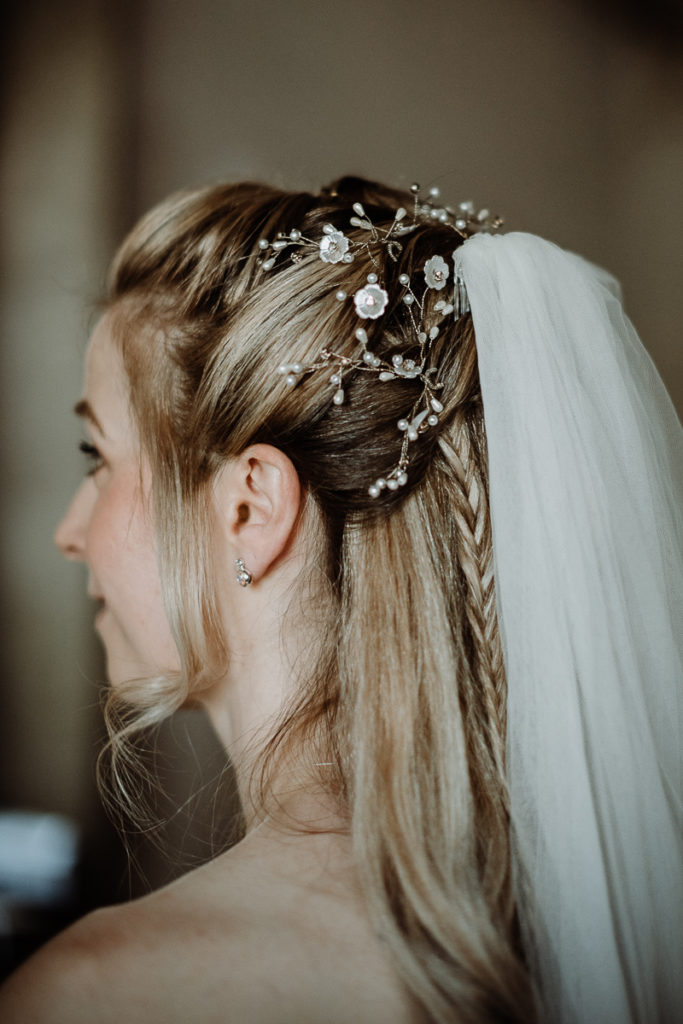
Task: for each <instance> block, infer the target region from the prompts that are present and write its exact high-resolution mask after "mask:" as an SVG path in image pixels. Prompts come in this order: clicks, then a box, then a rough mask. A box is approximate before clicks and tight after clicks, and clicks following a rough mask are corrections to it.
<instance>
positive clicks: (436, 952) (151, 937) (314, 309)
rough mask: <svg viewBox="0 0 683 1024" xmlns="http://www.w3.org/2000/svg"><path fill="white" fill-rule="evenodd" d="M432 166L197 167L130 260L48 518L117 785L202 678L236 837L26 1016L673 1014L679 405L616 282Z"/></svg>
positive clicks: (74, 953) (33, 982)
mask: <svg viewBox="0 0 683 1024" xmlns="http://www.w3.org/2000/svg"><path fill="white" fill-rule="evenodd" d="M411 191H412V195H403V194H401V193H399V192H395V191H393V190H390V189H386V188H383V187H380V186H377V185H374V184H372V183H368V182H364V181H361V180H358V179H342V180H341V181H339V182H337V183H336V184H335V185H333V186H331V187H330V188H328V189H326V190H324V191H323V192H322V193H321V194H320V195H318V196H314V195H310V194H307V193H292V194H288V193H282V192H278V191H275V190H272V189H269V188H266V187H263V186H259V185H250V184H245V185H237V186H218V187H213V188H208V189H204V190H200V191H196V192H189V193H185V194H182V195H178V196H174V197H171V198H170V199H169V200H167V201H166V202H164V203H162V204H161V205H160V206H159V207H157V208H156V209H155V210H153V211H152V212H151V213H150V214H148V215H147V216H146V217H145V218H143V220H142V221H141V222H140V223H139V224H138V225H137V227H136V228H134V230H133V231H132V233H131V234H130V236H129V237H128V238H127V239H126V241H125V242H124V243H123V245H122V247H121V249H120V251H119V253H118V255H117V257H116V259H115V261H114V265H113V268H112V273H111V287H110V293H109V296H108V301H107V304H106V310H105V313H104V315H103V317H102V319H101V321H100V323H99V325H98V327H97V329H96V331H95V333H94V335H93V338H92V341H91V344H90V348H89V352H88V357H87V361H86V374H85V390H84V393H83V398H82V400H81V401H80V402H79V403H78V406H77V412H78V413H79V414H80V415H82V416H83V417H84V419H85V422H86V426H87V429H88V431H89V433H90V436H91V440H90V441H88V442H87V443H86V444H85V445H84V448H85V450H86V454H87V455H88V456H89V457H90V458H91V459H92V464H91V467H90V469H89V473H88V476H87V478H86V480H85V481H84V483H83V485H82V487H81V489H80V490H79V491H78V493H77V495H76V497H75V498H74V502H73V504H72V506H71V509H70V510H69V513H68V514H67V516H66V518H65V520H64V522H63V523H62V524H61V526H60V528H59V530H58V533H57V542H58V544H59V546H60V548H61V549H62V551H63V552H64V554H65V555H66V556H67V557H69V558H73V559H76V560H79V561H84V562H85V563H86V565H87V567H88V572H89V592H90V593H91V594H92V596H93V597H94V598H95V599H96V600H98V601H99V603H100V610H99V612H98V616H97V629H98V631H99V633H100V635H101V637H102V639H103V642H104V646H105V649H106V653H107V659H108V674H109V678H110V681H111V684H112V686H111V691H110V696H109V701H108V707H107V715H108V721H109V724H110V734H111V753H112V769H113V779H114V781H115V783H116V784H117V785H118V790H119V794H120V797H121V799H122V800H123V801H124V803H126V804H127V805H129V809H130V805H131V804H132V803H134V801H135V795H134V794H135V790H134V788H133V787H132V786H131V782H130V778H131V776H130V772H129V751H130V740H131V737H132V736H134V735H135V733H136V732H137V731H138V730H139V729H140V728H143V727H146V726H149V725H151V724H153V723H155V722H158V721H160V720H161V719H163V718H164V717H165V716H166V715H168V714H170V713H171V712H172V711H173V710H175V709H176V708H178V707H181V706H182V705H184V704H186V703H187V702H189V701H196V700H200V701H201V702H202V703H203V704H204V705H205V707H206V708H207V709H208V712H209V714H210V715H211V718H212V720H213V723H214V725H215V728H216V730H217V732H218V734H219V736H220V737H221V738H222V740H223V742H224V743H225V746H226V748H227V750H228V752H229V754H230V757H231V759H232V760H233V762H234V764H235V766H236V771H237V775H238V781H239V785H240V793H241V798H242V804H243V807H244V812H245V820H246V826H247V827H246V836H245V838H244V839H243V840H242V841H241V842H240V843H238V844H237V845H236V846H235V847H234V848H233V849H231V850H230V851H229V852H227V853H225V854H223V855H221V856H220V857H218V858H216V859H215V860H214V861H212V862H211V863H210V864H208V865H206V866H205V867H202V868H200V869H198V870H196V871H194V872H192V873H191V874H189V875H186V876H185V877H183V878H182V879H180V880H179V881H177V882H176V883H174V884H173V885H171V886H169V887H167V888H166V889H164V890H161V891H160V892H157V893H154V894H152V895H150V896H148V897H146V898H145V899H142V900H139V901H136V902H134V903H131V904H128V905H125V906H123V907H117V908H111V909H107V910H104V911H99V912H97V913H96V914H94V915H91V916H90V917H88V918H86V919H84V920H83V921H82V922H80V923H79V924H77V925H76V926H75V927H73V928H71V929H70V930H69V931H67V932H66V933H64V934H63V935H62V936H61V937H59V938H58V939H57V940H56V941H55V942H53V943H51V944H50V945H48V946H47V947H46V948H45V949H44V950H43V951H41V952H40V953H39V954H38V955H37V956H36V957H35V958H34V959H33V960H32V961H31V962H29V964H28V965H26V966H25V967H24V968H23V969H22V970H21V971H19V972H18V973H17V975H16V976H15V978H14V979H13V980H12V981H11V982H10V984H9V986H8V988H7V991H6V994H5V996H4V1003H3V1002H2V1001H1V1000H0V1009H2V1010H3V1013H4V1014H5V1016H3V1020H7V1021H19V1020H22V1021H25V1020H29V1019H30V1020H32V1021H37V1022H41V1021H46V1022H47V1021H62V1020H64V1021H66V1020H68V1021H81V1020H82V1021H86V1020H88V1021H91V1020H92V1019H94V1015H95V1016H96V1018H97V1019H98V1020H101V1021H108V1020H112V1021H113V1020H117V1021H118V1020H120V1019H121V1017H122V1015H125V1017H127V1018H128V1019H129V1020H132V1021H137V1020H140V1021H142V1020H145V1021H150V1020H153V1021H156V1020H158V1021H164V1022H169V1021H184V1022H186V1021H219V1020H220V1021H233V1020H234V1021H264V1022H266V1021H273V1022H284V1021H296V1022H303V1021H311V1022H319V1021H328V1020H335V1021H347V1020H348V1021H366V1020H367V1021H392V1022H397V1021H404V1020H405V1021H418V1020H436V1021H489V1020H509V1021H531V1020H534V1019H536V1018H537V1017H539V1018H541V1019H548V1020H552V1021H565V1020H567V1021H588V1020H600V1021H617V1020H618V1021H620V1022H622V1021H625V1020H633V1021H646V1020H647V1021H648V1022H649V1021H653V1020H661V1021H664V1020H670V1019H673V1017H675V1016H676V1011H680V1009H681V1007H682V1006H683V1001H681V993H680V989H678V987H677V986H678V980H677V974H678V963H679V961H680V957H679V954H680V952H681V951H682V949H681V944H682V941H683V940H682V938H681V928H680V926H679V924H678V915H677V912H676V910H675V909H674V908H675V906H676V900H677V899H678V897H679V895H680V894H681V892H683V879H682V866H681V865H682V857H681V838H680V792H681V787H680V778H681V775H680V773H681V765H680V749H681V744H680V724H679V722H680V698H679V696H678V693H679V691H678V687H679V684H680V678H681V656H680V635H679V634H680V610H681V601H680V595H681V576H680V568H681V565H682V554H681V512H680V509H681V497H682V496H683V491H682V488H681V483H682V476H681V468H680V437H681V428H680V424H679V423H678V421H677V419H676V416H675V413H674V412H673V409H672V407H671V404H670V402H669V400H668V397H667V396H666V393H665V391H664V389H663V386H662V385H661V382H660V381H659V379H658V377H657V375H656V372H655V371H654V369H653V367H652V364H651V363H650V362H649V360H648V359H647V356H646V355H645V353H644V351H643V350H642V347H641V346H640V344H639V342H638V341H637V339H635V337H634V335H633V332H632V328H631V327H630V325H629V324H628V322H627V321H626V320H625V318H624V317H623V313H622V311H621V307H620V305H619V303H618V300H617V298H616V296H615V284H614V282H613V281H612V279H610V278H608V276H607V275H605V274H604V273H602V272H601V271H598V270H597V269H596V268H593V267H591V266H589V265H588V264H585V263H584V262H583V261H581V260H579V259H578V258H577V257H574V256H572V255H570V254H567V253H563V252H562V251H561V250H558V249H557V248H556V247H554V246H551V245H549V244H548V243H544V242H542V241H541V240H540V239H535V238H533V237H531V236H525V235H508V236H496V235H495V234H493V232H495V230H496V229H497V227H498V226H499V224H498V222H497V221H493V220H491V218H489V216H488V213H487V212H486V211H481V212H480V213H479V214H475V212H474V209H473V208H472V207H471V205H470V204H462V206H461V207H460V208H459V209H458V211H457V212H455V213H453V212H452V211H450V210H449V209H448V208H445V207H442V206H441V205H440V202H439V199H438V193H436V190H432V192H430V194H429V196H428V197H424V196H422V194H421V193H420V190H419V187H418V186H413V187H412V190H411ZM470 305H471V312H470V308H469V307H470ZM494 570H495V575H494ZM676 714H678V719H677V718H676Z"/></svg>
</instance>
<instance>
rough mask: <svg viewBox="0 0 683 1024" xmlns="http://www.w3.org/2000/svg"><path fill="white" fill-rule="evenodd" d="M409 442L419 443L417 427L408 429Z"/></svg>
mask: <svg viewBox="0 0 683 1024" xmlns="http://www.w3.org/2000/svg"><path fill="white" fill-rule="evenodd" d="M408 440H409V441H417V430H416V429H415V427H408Z"/></svg>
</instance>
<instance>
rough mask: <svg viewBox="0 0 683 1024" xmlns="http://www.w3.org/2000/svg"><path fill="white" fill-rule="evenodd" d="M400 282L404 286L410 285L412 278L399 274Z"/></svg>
mask: <svg viewBox="0 0 683 1024" xmlns="http://www.w3.org/2000/svg"><path fill="white" fill-rule="evenodd" d="M398 280H399V283H400V284H402V285H404V286H405V285H408V284H410V277H409V276H408V274H399V275H398Z"/></svg>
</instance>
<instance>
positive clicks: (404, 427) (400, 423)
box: [396, 420, 410, 430]
mask: <svg viewBox="0 0 683 1024" xmlns="http://www.w3.org/2000/svg"><path fill="white" fill-rule="evenodd" d="M396 426H397V427H398V429H399V430H407V429H408V427H409V426H410V424H409V423H408V420H399V421H398V423H397V424H396Z"/></svg>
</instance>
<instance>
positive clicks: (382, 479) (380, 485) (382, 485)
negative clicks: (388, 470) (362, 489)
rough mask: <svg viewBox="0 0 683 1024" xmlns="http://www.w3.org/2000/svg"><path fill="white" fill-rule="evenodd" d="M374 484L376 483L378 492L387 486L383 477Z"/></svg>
mask: <svg viewBox="0 0 683 1024" xmlns="http://www.w3.org/2000/svg"><path fill="white" fill-rule="evenodd" d="M376 482H377V486H378V487H379V489H380V491H383V490H384V488H385V487H386V486H387V482H386V480H385V479H384V477H383V476H381V477H380V478H379V479H378V480H377V481H376Z"/></svg>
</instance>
